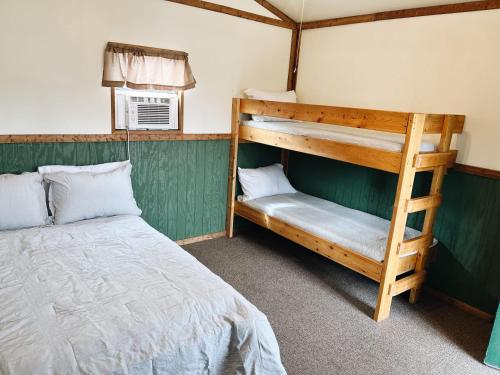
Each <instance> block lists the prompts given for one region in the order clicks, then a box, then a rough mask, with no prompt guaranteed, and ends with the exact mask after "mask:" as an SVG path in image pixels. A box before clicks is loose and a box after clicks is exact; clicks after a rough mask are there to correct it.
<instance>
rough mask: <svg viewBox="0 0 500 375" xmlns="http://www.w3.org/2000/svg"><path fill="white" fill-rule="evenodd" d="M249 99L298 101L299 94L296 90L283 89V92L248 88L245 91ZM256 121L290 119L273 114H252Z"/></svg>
mask: <svg viewBox="0 0 500 375" xmlns="http://www.w3.org/2000/svg"><path fill="white" fill-rule="evenodd" d="M244 93H245V95H246V96H247V98H248V99H256V100H270V101H273V102H286V103H297V95H296V94H295V91H293V90H292V91H283V92H272V91H261V90H257V89H246V90H245V91H244ZM252 119H253V120H254V121H290V120H289V119H286V118H279V117H271V116H259V115H252Z"/></svg>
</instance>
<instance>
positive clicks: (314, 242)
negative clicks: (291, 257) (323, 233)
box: [235, 202, 382, 282]
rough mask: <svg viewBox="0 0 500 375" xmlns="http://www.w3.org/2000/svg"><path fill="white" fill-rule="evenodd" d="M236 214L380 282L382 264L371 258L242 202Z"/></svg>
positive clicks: (237, 203) (238, 203) (236, 206)
mask: <svg viewBox="0 0 500 375" xmlns="http://www.w3.org/2000/svg"><path fill="white" fill-rule="evenodd" d="M235 213H236V214H237V215H239V216H241V217H243V218H245V219H247V220H250V221H252V222H254V223H255V224H258V225H260V226H262V227H264V228H267V229H269V230H271V231H273V232H275V233H277V234H279V235H281V236H283V237H285V238H287V239H289V240H291V241H293V242H295V243H298V244H299V245H302V246H304V247H306V248H307V249H309V250H311V251H314V252H316V253H318V254H321V255H323V256H324V257H326V258H328V259H331V260H333V261H335V262H337V263H340V264H342V265H343V266H345V267H347V268H350V269H352V270H354V271H356V272H358V273H361V274H363V275H365V276H366V277H369V278H370V279H372V280H374V281H377V282H378V281H380V272H381V270H382V264H381V263H380V262H377V261H375V260H373V259H371V258H368V257H365V256H363V255H361V254H358V253H356V252H355V251H352V250H350V249H347V248H344V247H342V246H340V245H338V244H335V243H332V242H329V241H327V240H325V239H323V238H321V237H318V236H315V235H314V234H311V233H309V232H306V231H304V230H303V229H301V228H299V227H297V226H294V225H291V224H289V223H286V222H284V221H282V220H279V219H277V218H274V217H272V216H269V215H266V214H265V213H263V212H260V211H257V210H255V209H253V208H252V207H250V206H248V205H246V204H245V203H242V202H236V203H235Z"/></svg>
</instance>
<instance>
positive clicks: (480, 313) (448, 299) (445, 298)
mask: <svg viewBox="0 0 500 375" xmlns="http://www.w3.org/2000/svg"><path fill="white" fill-rule="evenodd" d="M424 291H425V292H426V293H428V294H430V295H431V296H433V297H436V298H437V299H439V300H441V301H443V302H446V303H448V304H450V305H452V306H455V307H457V308H459V309H460V310H463V311H465V312H468V313H469V314H471V315H474V316H476V317H478V318H480V319H483V320H486V321H488V322H492V321H493V314H490V313H487V312H486V311H483V310H480V309H478V308H477V307H474V306H471V305H469V304H467V303H465V302H462V301H460V300H458V299H456V298H453V297H450V296H448V295H446V294H444V293H442V292H439V291H437V290H435V289H432V288H429V287H428V286H424Z"/></svg>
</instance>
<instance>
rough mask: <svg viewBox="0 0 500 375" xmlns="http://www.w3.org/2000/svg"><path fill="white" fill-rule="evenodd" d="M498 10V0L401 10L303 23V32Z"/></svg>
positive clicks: (499, 3) (499, 4)
mask: <svg viewBox="0 0 500 375" xmlns="http://www.w3.org/2000/svg"><path fill="white" fill-rule="evenodd" d="M499 8H500V0H485V1H471V2H466V3H458V4H445V5H436V6H428V7H420V8H411V9H401V10H393V11H386V12H378V13H370V14H363V15H357V16H351V17H341V18H330V19H325V20H319V21H310V22H304V24H303V25H302V28H303V29H304V30H309V29H318V28H322V27H333V26H343V25H351V24H355V23H365V22H375V21H385V20H393V19H399V18H410V17H423V16H433V15H439V14H450V13H463V12H475V11H481V10H492V9H499Z"/></svg>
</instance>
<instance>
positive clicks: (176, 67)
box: [102, 42, 196, 90]
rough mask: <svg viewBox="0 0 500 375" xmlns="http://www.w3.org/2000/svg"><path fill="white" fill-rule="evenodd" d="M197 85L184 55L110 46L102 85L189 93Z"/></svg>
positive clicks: (140, 47)
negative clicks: (185, 91) (186, 91)
mask: <svg viewBox="0 0 500 375" xmlns="http://www.w3.org/2000/svg"><path fill="white" fill-rule="evenodd" d="M195 84H196V80H195V79H194V77H193V73H192V72H191V67H190V66H189V62H188V54H187V53H186V52H181V51H172V50H167V49H160V48H152V47H143V46H134V45H130V44H121V43H112V42H109V43H108V45H107V46H106V51H105V53H104V69H103V75H102V85H103V86H105V87H128V88H131V89H140V90H148V89H153V90H189V89H192V88H193V87H194V86H195Z"/></svg>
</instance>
